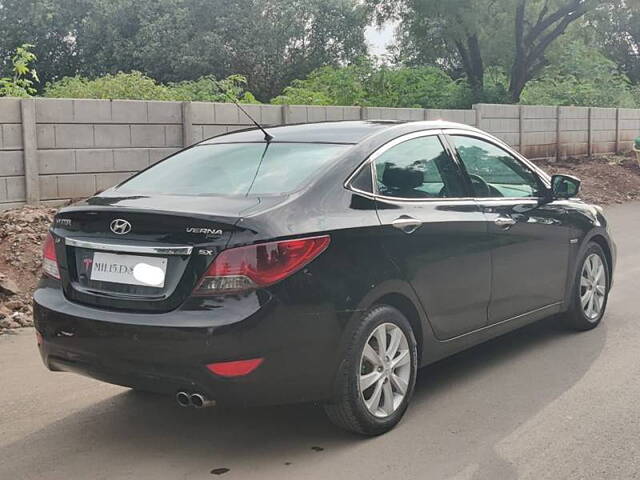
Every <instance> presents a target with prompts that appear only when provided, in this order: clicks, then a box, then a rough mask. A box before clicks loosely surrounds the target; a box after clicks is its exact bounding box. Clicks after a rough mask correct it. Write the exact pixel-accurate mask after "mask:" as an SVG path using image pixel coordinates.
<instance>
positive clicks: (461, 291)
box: [371, 131, 491, 339]
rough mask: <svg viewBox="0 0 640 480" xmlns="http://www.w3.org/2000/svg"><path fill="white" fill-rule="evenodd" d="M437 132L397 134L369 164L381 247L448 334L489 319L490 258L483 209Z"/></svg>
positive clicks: (442, 335)
mask: <svg viewBox="0 0 640 480" xmlns="http://www.w3.org/2000/svg"><path fill="white" fill-rule="evenodd" d="M439 133H440V132H439V131H428V132H418V133H413V134H409V135H406V136H403V137H400V138H398V139H396V140H394V141H392V142H390V143H389V144H387V145H385V146H384V147H382V148H381V149H380V150H379V151H378V152H376V153H375V154H374V155H373V156H372V157H371V167H372V168H373V175H374V189H375V193H376V203H377V210H378V215H379V218H380V222H381V227H380V236H381V239H382V242H383V245H384V248H385V249H386V251H387V253H388V255H389V256H390V257H391V258H392V259H393V261H394V262H395V263H396V264H397V265H398V266H399V268H400V269H401V271H402V273H403V274H404V276H405V278H406V279H407V280H408V282H409V283H410V284H411V285H412V287H413V289H414V290H415V292H416V294H417V296H418V297H419V299H420V301H421V302H422V305H423V307H424V309H425V311H426V312H427V315H428V318H429V321H430V323H431V325H432V328H433V329H434V332H435V334H436V336H437V337H438V338H440V339H449V338H452V337H455V336H457V335H461V334H463V333H466V332H469V331H472V330H475V329H478V328H481V327H483V326H485V325H486V322H487V304H488V302H489V296H490V284H491V270H490V269H491V260H490V253H489V251H488V245H487V233H486V224H485V218H484V215H483V213H482V211H481V210H480V208H479V206H478V205H477V204H476V203H475V202H474V201H473V200H470V199H468V198H465V197H468V196H469V195H468V190H467V188H466V186H465V183H464V182H463V177H462V175H461V171H460V169H459V166H458V165H457V163H456V161H454V159H453V158H452V155H451V154H450V152H449V151H448V149H447V147H445V143H443V139H442V138H441V137H440V136H439Z"/></svg>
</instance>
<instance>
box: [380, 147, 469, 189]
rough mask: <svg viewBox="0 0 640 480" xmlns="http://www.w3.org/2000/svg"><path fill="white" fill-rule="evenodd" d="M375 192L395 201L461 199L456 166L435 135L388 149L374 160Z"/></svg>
mask: <svg viewBox="0 0 640 480" xmlns="http://www.w3.org/2000/svg"><path fill="white" fill-rule="evenodd" d="M375 166H376V183H377V188H378V193H379V194H380V195H384V196H386V197H396V198H441V197H463V196H465V195H464V188H463V186H462V181H461V178H460V173H459V171H458V169H457V167H456V165H455V164H454V163H453V161H452V160H451V157H450V156H449V155H448V154H447V152H446V150H445V149H444V147H443V146H442V143H440V140H439V139H438V137H437V136H435V135H433V136H427V137H418V138H413V139H410V140H407V141H405V142H402V143H399V144H398V145H395V146H393V147H391V148H390V149H389V150H387V151H385V152H384V153H382V154H381V155H380V156H379V157H377V158H376V160H375Z"/></svg>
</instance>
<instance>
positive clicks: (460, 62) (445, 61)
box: [368, 0, 597, 102]
mask: <svg viewBox="0 0 640 480" xmlns="http://www.w3.org/2000/svg"><path fill="white" fill-rule="evenodd" d="M368 1H369V3H370V4H372V5H373V6H374V7H376V9H377V13H378V19H379V21H381V20H383V19H386V18H389V17H390V16H391V17H395V18H397V19H399V20H400V24H399V25H400V26H399V29H400V32H399V39H400V45H401V47H406V51H407V52H408V54H409V55H410V57H409V58H408V59H405V61H409V62H412V63H414V64H415V63H419V64H432V65H441V66H443V67H444V68H446V69H448V71H450V72H451V73H452V74H454V75H455V74H456V73H460V72H464V75H465V77H466V78H467V80H468V82H469V84H470V86H471V89H472V91H473V94H474V98H475V99H476V100H484V80H485V70H486V66H487V65H489V66H493V67H501V68H503V70H504V71H505V72H507V73H508V75H509V86H508V91H509V97H510V100H511V101H513V102H517V101H518V100H519V98H520V94H521V92H522V89H523V88H524V86H525V85H526V84H527V82H528V81H530V80H531V79H532V78H534V77H535V76H536V75H537V74H538V73H539V72H540V71H541V70H542V69H543V68H544V66H545V65H546V64H547V60H546V57H545V54H546V52H547V49H548V48H549V46H550V45H552V44H553V42H554V41H555V40H556V39H558V38H559V37H560V36H561V35H562V34H563V33H564V32H565V31H566V29H567V27H568V26H569V25H570V24H571V23H573V22H575V21H576V20H578V19H580V18H581V17H583V16H584V15H585V14H586V13H587V12H588V11H589V10H590V9H592V8H594V7H595V5H596V4H597V2H595V1H594V0H477V1H473V2H470V1H468V0H448V1H447V2H442V1H439V0H401V1H398V0H368ZM434 46H436V47H439V46H442V47H443V48H442V49H441V50H438V49H437V48H436V49H434Z"/></svg>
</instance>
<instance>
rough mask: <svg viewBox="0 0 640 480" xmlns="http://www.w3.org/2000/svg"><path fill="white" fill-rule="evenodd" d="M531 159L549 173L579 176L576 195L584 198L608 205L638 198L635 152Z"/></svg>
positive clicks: (639, 179)
mask: <svg viewBox="0 0 640 480" xmlns="http://www.w3.org/2000/svg"><path fill="white" fill-rule="evenodd" d="M535 163H536V164H537V165H538V166H540V167H541V168H542V169H543V170H544V171H546V172H547V173H548V174H550V175H552V174H556V173H566V174H569V175H574V176H576V177H578V178H580V179H581V180H582V185H581V187H580V198H582V199H583V200H584V201H585V202H589V203H595V204H598V205H611V204H616V203H624V202H627V201H629V200H637V199H640V166H638V164H637V162H636V159H635V156H630V155H628V156H620V155H607V156H599V157H592V158H568V159H566V160H560V161H555V160H537V161H535Z"/></svg>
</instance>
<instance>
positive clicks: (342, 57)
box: [76, 0, 368, 100]
mask: <svg viewBox="0 0 640 480" xmlns="http://www.w3.org/2000/svg"><path fill="white" fill-rule="evenodd" d="M92 4H93V7H92V9H91V11H90V12H89V14H88V15H87V17H86V19H85V20H84V21H83V23H82V26H81V28H79V29H78V33H77V40H76V41H77V49H78V54H79V56H80V57H81V69H82V70H81V71H82V73H83V74H84V75H87V76H99V75H103V74H106V73H112V74H113V73H116V72H118V71H121V70H123V71H130V70H139V71H142V72H145V73H146V74H147V75H149V76H151V77H153V78H155V79H157V80H158V81H160V82H162V83H168V82H178V81H182V80H193V79H196V78H200V77H202V76H205V75H210V74H211V75H215V76H216V77H217V78H221V77H227V76H229V75H232V74H240V75H243V76H245V77H246V78H247V81H248V86H249V89H250V90H251V91H253V92H255V93H256V95H257V96H258V98H260V99H262V100H266V99H268V98H271V97H272V96H274V95H276V94H278V93H280V92H281V91H282V88H284V86H285V85H287V84H289V83H290V82H291V81H292V80H293V79H294V78H301V77H304V76H306V75H307V74H308V73H310V72H311V71H312V70H314V69H316V68H318V67H320V66H322V65H339V64H344V63H348V62H349V61H351V60H353V59H355V58H356V57H358V56H360V55H363V54H365V53H366V45H365V41H364V28H365V26H366V25H367V23H368V21H367V10H366V9H365V8H364V7H363V6H361V5H360V4H359V2H357V1H356V0H235V1H227V0H94V2H92Z"/></svg>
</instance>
